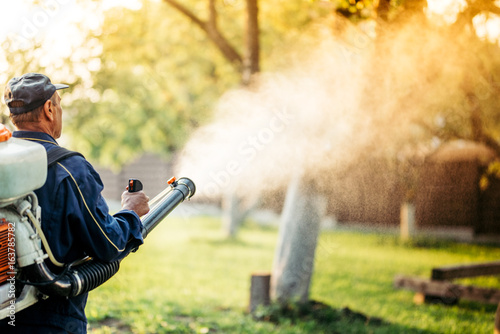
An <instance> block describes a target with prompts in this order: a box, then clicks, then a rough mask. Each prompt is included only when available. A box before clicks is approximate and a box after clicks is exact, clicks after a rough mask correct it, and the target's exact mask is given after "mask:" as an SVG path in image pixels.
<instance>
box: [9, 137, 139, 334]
mask: <svg viewBox="0 0 500 334" xmlns="http://www.w3.org/2000/svg"><path fill="white" fill-rule="evenodd" d="M13 136H14V137H17V138H22V139H26V140H30V141H33V142H36V143H39V144H41V145H43V146H44V147H45V149H46V150H47V151H50V149H51V148H54V147H56V146H57V145H58V144H57V142H56V141H55V140H54V138H52V137H51V136H50V135H48V134H46V133H41V132H31V131H16V132H14V134H13ZM124 188H125V185H124ZM102 190H103V184H102V181H101V178H100V177H99V174H98V173H97V172H96V171H95V170H94V168H93V167H92V165H91V164H90V163H89V162H88V161H87V160H85V158H83V157H82V156H79V155H76V156H71V157H68V158H66V159H64V160H62V161H60V162H58V163H57V164H55V165H54V166H52V167H50V168H49V169H48V173H47V181H46V182H45V184H44V185H43V187H41V188H40V189H38V190H36V191H35V193H36V195H37V197H38V201H39V205H40V207H41V208H42V230H43V232H44V234H45V236H46V238H47V240H48V243H49V245H50V248H51V249H52V252H53V254H54V256H55V258H56V260H58V261H59V262H62V263H71V262H73V261H76V260H79V259H81V258H83V257H85V256H91V257H93V258H97V259H100V260H103V261H109V262H111V261H114V260H118V259H121V258H122V257H124V256H126V252H123V251H124V250H125V246H126V245H127V243H129V242H130V243H133V244H135V245H140V244H142V243H143V239H142V235H141V228H142V224H141V221H140V219H139V216H138V215H137V214H136V213H135V212H133V211H129V210H122V211H119V212H118V213H116V214H114V215H113V216H111V215H110V214H109V208H108V205H107V204H106V201H105V200H104V198H103V197H102V195H101V191H102ZM46 261H47V262H49V260H46ZM87 295H88V294H87V293H85V294H83V295H80V296H77V297H73V298H65V297H49V298H48V299H46V300H41V301H39V302H37V303H36V304H35V305H33V306H31V307H28V308H27V309H25V310H22V311H20V312H19V313H17V314H16V325H22V324H27V325H35V326H44V325H46V326H56V327H60V328H62V329H64V330H65V331H67V332H70V333H86V331H87V330H86V328H87V319H86V316H85V311H84V309H85V304H86V301H87Z"/></svg>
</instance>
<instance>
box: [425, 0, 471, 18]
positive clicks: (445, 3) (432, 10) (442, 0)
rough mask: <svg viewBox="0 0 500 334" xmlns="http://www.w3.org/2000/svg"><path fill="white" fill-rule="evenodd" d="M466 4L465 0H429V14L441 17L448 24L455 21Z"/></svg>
mask: <svg viewBox="0 0 500 334" xmlns="http://www.w3.org/2000/svg"><path fill="white" fill-rule="evenodd" d="M466 6H467V2H466V1H465V0H427V10H428V14H429V15H430V16H438V17H441V18H442V19H443V20H444V21H445V22H446V23H448V24H451V23H453V22H455V20H456V19H457V15H458V13H460V12H461V11H462V10H463V9H464V8H465V7H466Z"/></svg>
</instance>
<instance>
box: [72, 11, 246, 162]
mask: <svg viewBox="0 0 500 334" xmlns="http://www.w3.org/2000/svg"><path fill="white" fill-rule="evenodd" d="M91 40H96V41H98V43H99V44H100V45H101V47H102V53H101V55H100V57H99V61H100V67H99V69H98V70H96V71H94V72H93V73H92V81H93V86H92V88H91V89H86V93H87V94H85V96H84V97H82V98H79V99H77V100H75V101H74V102H73V103H72V106H71V109H70V110H69V114H70V116H69V117H68V130H69V131H70V132H71V133H72V146H73V147H75V148H76V149H79V150H81V151H82V152H84V153H86V154H88V157H89V158H91V159H95V160H98V161H99V162H101V163H102V164H105V165H115V166H119V165H121V164H123V163H124V162H126V161H127V160H129V159H130V158H131V157H133V155H134V154H138V153H141V152H144V151H149V152H156V153H160V154H164V155H165V154H169V153H171V152H173V151H174V150H176V149H178V148H179V147H180V146H181V145H182V144H183V143H184V141H185V140H186V138H187V137H188V135H189V133H190V132H191V131H192V129H193V128H195V127H197V126H198V124H200V122H205V121H206V120H207V118H208V117H209V116H210V113H209V111H210V109H211V108H212V107H213V104H214V103H215V101H216V100H217V97H218V96H219V95H220V94H221V92H222V91H224V90H225V89H227V88H228V87H229V86H231V85H234V84H235V82H236V81H237V77H236V76H235V75H234V73H233V72H232V69H231V68H230V66H229V65H227V64H225V63H224V61H223V59H221V57H220V56H219V55H218V53H217V50H215V49H214V47H212V45H211V44H210V43H209V42H208V41H207V40H206V39H205V38H204V36H203V33H202V32H201V31H198V30H197V29H196V28H194V27H193V26H192V25H191V24H190V22H188V21H187V20H185V19H184V18H183V17H181V16H180V14H179V13H177V12H176V11H174V10H172V9H171V8H169V7H167V6H166V5H165V4H163V3H156V2H144V5H143V7H142V8H141V9H139V10H130V9H125V8H114V9H113V10H110V11H108V12H107V13H106V15H105V20H104V22H103V25H102V28H101V31H99V32H98V34H97V35H96V36H91V37H89V41H91Z"/></svg>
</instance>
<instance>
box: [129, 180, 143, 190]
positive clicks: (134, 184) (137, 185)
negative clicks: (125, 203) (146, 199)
mask: <svg viewBox="0 0 500 334" xmlns="http://www.w3.org/2000/svg"><path fill="white" fill-rule="evenodd" d="M141 190H142V182H141V181H139V180H137V179H129V180H128V192H129V193H135V192H136V191H141Z"/></svg>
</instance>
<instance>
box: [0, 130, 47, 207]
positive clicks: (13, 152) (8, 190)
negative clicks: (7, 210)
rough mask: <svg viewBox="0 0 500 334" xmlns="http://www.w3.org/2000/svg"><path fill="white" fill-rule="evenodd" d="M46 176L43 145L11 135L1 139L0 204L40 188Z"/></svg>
mask: <svg viewBox="0 0 500 334" xmlns="http://www.w3.org/2000/svg"><path fill="white" fill-rule="evenodd" d="M0 125H1V124H0ZM3 130H5V128H4V129H3ZM46 178H47V154H46V152H45V148H44V147H43V146H42V145H40V144H37V143H32V142H29V141H27V140H23V139H18V138H10V136H9V137H8V138H6V137H4V138H3V140H2V141H0V204H1V202H4V201H5V200H10V199H14V198H17V197H20V196H23V195H26V194H28V193H30V192H32V191H33V190H36V189H38V188H40V187H41V186H43V185H44V183H45V179H46Z"/></svg>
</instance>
